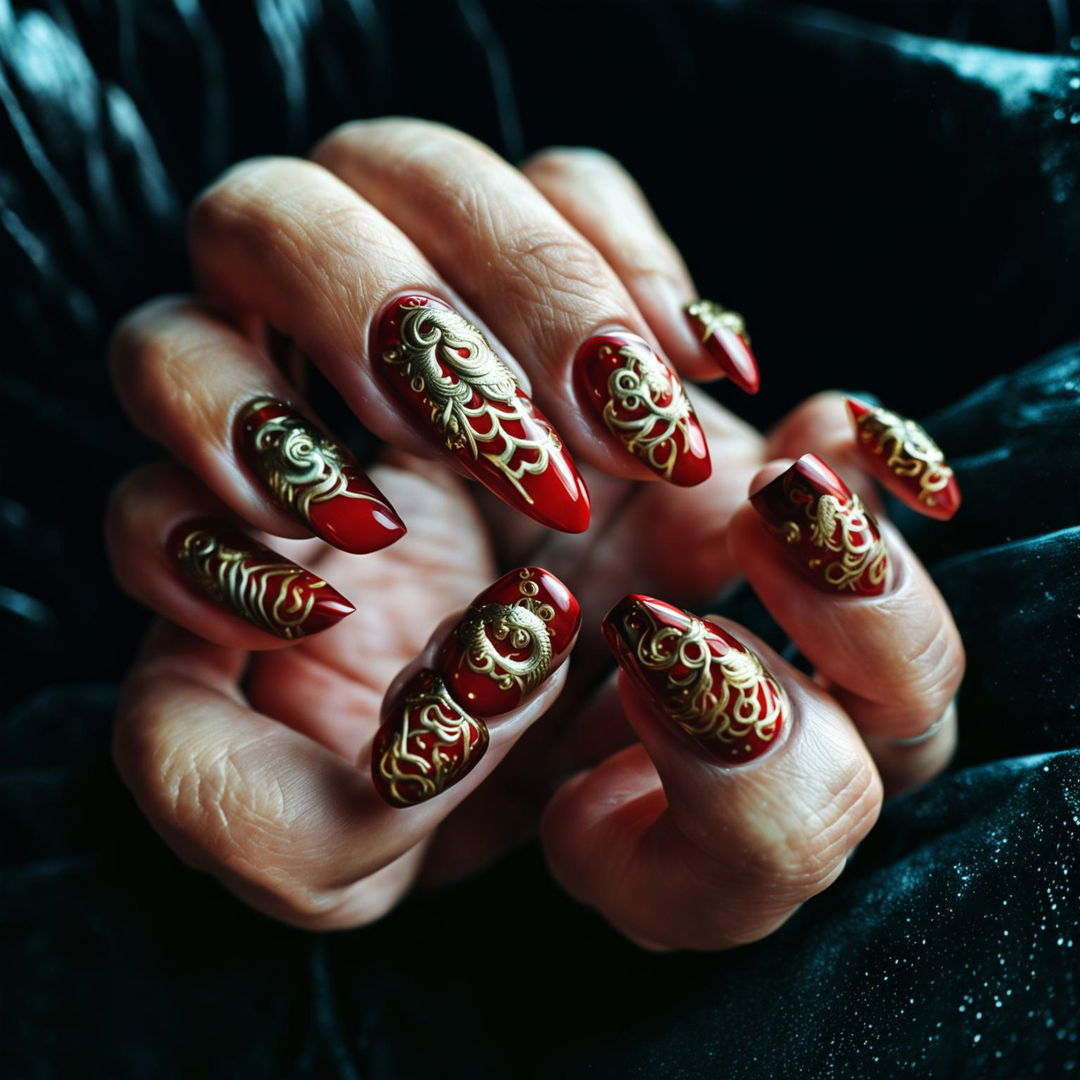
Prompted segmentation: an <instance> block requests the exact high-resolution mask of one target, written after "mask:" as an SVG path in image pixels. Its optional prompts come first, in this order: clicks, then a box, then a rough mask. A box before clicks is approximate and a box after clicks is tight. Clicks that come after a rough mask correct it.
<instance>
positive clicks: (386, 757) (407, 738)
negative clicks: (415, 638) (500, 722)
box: [376, 675, 488, 806]
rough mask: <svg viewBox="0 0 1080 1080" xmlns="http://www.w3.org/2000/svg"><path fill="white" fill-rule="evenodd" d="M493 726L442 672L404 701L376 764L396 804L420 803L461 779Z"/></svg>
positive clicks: (479, 755) (482, 747) (410, 804)
mask: <svg viewBox="0 0 1080 1080" xmlns="http://www.w3.org/2000/svg"><path fill="white" fill-rule="evenodd" d="M487 745H488V729H487V725H486V724H485V723H484V722H483V720H479V719H477V718H476V717H473V716H469V714H468V713H466V712H465V711H464V710H462V708H461V707H460V706H459V705H458V704H457V702H455V701H454V699H453V698H452V697H451V696H450V693H449V691H448V690H447V689H446V685H445V684H444V683H443V681H442V680H441V679H440V678H439V677H438V676H436V675H431V676H429V681H428V683H427V685H423V686H419V687H418V688H417V689H416V691H415V692H414V693H412V694H410V695H409V696H408V697H407V698H406V699H405V701H404V703H403V705H402V709H401V720H400V724H399V726H398V728H397V730H396V731H394V733H393V735H392V737H391V738H390V739H389V741H388V742H387V744H386V746H385V747H384V748H383V749H382V751H381V752H380V753H379V754H378V757H377V760H376V769H377V771H378V775H379V776H380V777H381V778H382V780H383V781H384V784H385V787H386V790H387V792H388V794H389V796H390V799H391V801H392V802H393V803H394V805H396V806H414V805H415V804H416V803H421V802H424V801H426V800H427V799H430V798H432V797H433V796H435V795H438V794H440V793H441V792H443V791H445V790H446V789H447V788H448V787H450V786H451V785H452V784H454V783H456V782H457V781H458V780H459V779H460V778H461V777H462V776H463V775H464V774H465V773H466V772H468V770H469V769H471V768H472V767H473V765H475V764H476V762H477V761H478V760H479V759H480V757H481V756H482V755H483V753H484V751H485V750H486V749H487Z"/></svg>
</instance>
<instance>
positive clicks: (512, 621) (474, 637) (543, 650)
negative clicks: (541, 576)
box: [458, 570, 555, 697]
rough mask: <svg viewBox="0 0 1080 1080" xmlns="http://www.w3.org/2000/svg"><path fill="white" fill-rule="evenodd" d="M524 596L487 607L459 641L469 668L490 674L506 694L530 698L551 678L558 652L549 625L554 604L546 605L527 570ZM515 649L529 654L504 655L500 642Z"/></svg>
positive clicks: (471, 618) (469, 619) (476, 611)
mask: <svg viewBox="0 0 1080 1080" xmlns="http://www.w3.org/2000/svg"><path fill="white" fill-rule="evenodd" d="M520 577H521V580H520V582H519V584H518V592H520V593H521V599H519V600H516V601H514V603H512V604H482V605H481V606H479V607H476V608H473V609H472V610H471V611H469V613H468V614H467V615H466V616H465V618H464V619H463V620H462V622H461V627H460V629H459V630H458V636H459V638H460V640H461V643H462V645H463V647H464V649H465V663H466V664H468V666H469V669H470V670H471V671H475V672H476V674H477V675H487V676H488V677H489V678H491V679H493V680H494V681H495V682H496V684H497V685H498V687H499V689H500V690H510V689H511V688H513V687H516V688H517V690H518V693H519V694H520V695H521V696H522V697H524V696H525V695H526V694H528V693H530V692H531V691H532V690H533V689H534V688H535V687H536V686H538V685H539V684H540V683H541V682H543V681H544V679H545V678H547V675H548V673H549V672H550V671H551V661H552V658H553V651H552V647H551V630H550V628H549V627H548V625H547V624H548V623H549V622H550V621H551V620H552V619H554V618H555V609H554V608H553V607H552V606H551V605H550V604H543V603H540V602H539V601H538V600H537V599H536V596H537V595H538V593H539V591H540V587H539V585H538V584H537V583H536V581H534V580H533V578H532V572H531V571H530V570H522V571H521V575H520ZM496 641H500V642H505V644H506V645H507V646H508V647H509V648H511V649H513V650H515V651H520V650H522V649H528V650H529V652H528V654H527V655H526V656H524V657H523V658H522V659H520V660H515V659H514V658H513V657H510V656H504V655H503V654H502V653H501V652H499V650H498V649H497V648H496V647H495V642H496Z"/></svg>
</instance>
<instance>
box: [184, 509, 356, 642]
mask: <svg viewBox="0 0 1080 1080" xmlns="http://www.w3.org/2000/svg"><path fill="white" fill-rule="evenodd" d="M167 547H168V549H169V551H170V552H171V553H172V554H173V556H174V558H175V559H176V560H177V562H178V563H179V565H180V570H181V572H182V573H183V574H184V576H185V577H186V578H187V580H188V581H189V582H190V583H191V584H192V585H193V586H194V587H195V588H196V589H197V590H198V591H199V592H200V593H202V594H203V596H206V597H207V598H209V599H210V600H212V601H214V603H216V604H218V605H219V606H220V607H222V608H224V609H225V610H226V611H229V612H231V613H232V614H233V615H238V616H239V617H240V618H241V619H245V620H247V621H248V622H249V623H251V624H252V625H253V626H257V627H258V628H259V629H260V630H265V631H266V632H267V633H270V634H273V635H274V636H275V637H280V638H298V637H305V636H307V635H308V634H317V633H318V632H319V631H320V630H326V629H327V628H328V627H331V626H333V625H334V624H335V623H338V622H340V621H341V620H342V619H343V618H345V616H346V615H351V614H352V613H353V612H354V611H355V610H356V608H354V607H353V605H352V604H350V603H349V601H348V600H346V599H345V597H344V596H342V595H341V593H339V592H338V591H337V590H336V589H334V588H333V587H332V586H331V585H329V584H327V582H325V581H323V579H322V578H321V577H318V576H317V575H315V574H313V573H311V572H310V571H309V570H305V569H304V568H303V567H302V566H297V565H296V563H294V562H290V561H289V560H288V559H286V558H285V557H284V556H282V555H278V554H277V552H274V551H271V550H270V549H269V548H266V547H263V546H262V544H256V543H255V542H254V541H253V540H251V539H250V538H249V537H247V536H245V535H244V534H243V533H242V532H240V531H238V530H237V529H234V528H232V526H230V525H228V524H227V523H225V522H218V521H214V520H213V519H211V518H199V519H196V520H194V521H186V522H184V523H183V524H182V525H179V526H178V527H177V528H176V529H174V530H173V532H172V533H171V535H170V537H169V540H168V542H167Z"/></svg>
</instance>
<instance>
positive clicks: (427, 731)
mask: <svg viewBox="0 0 1080 1080" xmlns="http://www.w3.org/2000/svg"><path fill="white" fill-rule="evenodd" d="M580 627H581V609H580V607H579V606H578V602H577V600H576V599H575V598H574V595H573V593H571V592H570V590H569V589H568V588H567V587H566V586H565V585H564V584H563V583H562V582H561V581H560V580H559V579H558V578H557V577H555V575H554V574H551V573H549V572H548V571H547V570H544V569H542V568H541V567H538V566H526V567H522V568H521V569H518V570H512V571H511V572H510V573H508V574H505V575H503V577H501V578H499V580H498V581H496V582H495V583H494V584H493V585H490V586H488V588H486V589H485V590H484V591H483V592H482V593H480V595H479V596H477V597H476V599H475V600H474V601H473V602H472V604H470V605H469V607H468V609H467V610H466V612H465V614H464V615H463V616H462V617H461V619H460V620H459V621H458V623H457V625H456V626H455V627H454V628H453V630H451V632H450V633H449V634H448V635H447V637H446V640H445V641H444V642H443V644H442V646H441V647H440V649H439V651H438V653H437V655H436V657H435V660H434V663H433V664H432V667H431V668H428V669H425V670H423V671H421V672H420V673H419V674H418V675H416V676H414V677H413V678H412V679H410V680H409V681H408V682H407V683H406V684H405V686H404V687H402V689H401V690H400V691H398V693H396V694H395V695H394V697H393V699H392V700H391V701H390V703H389V705H388V706H387V708H386V709H385V710H384V712H383V716H382V722H381V724H380V726H379V731H378V733H377V734H376V736H375V742H374V744H373V749H372V758H371V774H372V779H373V781H374V783H375V789H376V791H378V792H379V794H380V795H381V796H382V797H383V799H385V800H386V801H387V802H388V803H389V804H390V805H391V806H396V807H406V806H415V805H416V804H417V803H421V802H426V801H427V800H428V799H432V798H434V797H435V796H436V795H441V794H442V792H444V791H446V789H447V788H450V787H453V785H454V784H456V783H458V781H460V780H461V779H462V778H463V777H465V775H466V774H467V773H468V772H469V771H470V770H471V769H473V768H474V767H475V766H476V764H477V762H479V760H480V758H481V757H483V754H484V751H485V750H486V749H487V746H488V729H487V726H486V724H485V723H484V719H485V718H487V717H492V716H500V715H501V714H503V713H506V712H509V711H510V710H511V709H515V708H517V707H518V706H519V705H521V704H522V703H523V702H524V701H525V700H526V699H527V698H529V697H531V696H532V695H533V694H534V693H536V691H537V690H539V688H540V687H541V685H542V684H543V683H544V682H545V681H546V680H547V679H548V678H550V677H551V676H552V675H553V674H554V673H555V672H556V671H557V670H558V668H559V667H560V666H561V665H562V663H563V662H564V661H565V660H566V657H567V656H568V655H569V653H570V649H571V648H572V647H573V644H574V641H575V639H576V638H577V634H578V630H579V629H580Z"/></svg>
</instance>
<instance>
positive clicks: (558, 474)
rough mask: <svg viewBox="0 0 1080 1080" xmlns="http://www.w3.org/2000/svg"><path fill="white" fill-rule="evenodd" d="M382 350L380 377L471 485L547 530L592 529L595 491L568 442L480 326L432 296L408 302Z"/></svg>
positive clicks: (387, 320)
mask: <svg viewBox="0 0 1080 1080" xmlns="http://www.w3.org/2000/svg"><path fill="white" fill-rule="evenodd" d="M375 346H376V347H375V351H376V355H377V356H378V357H379V360H378V361H377V366H378V370H379V371H380V372H381V374H382V375H383V377H384V378H385V379H386V380H387V381H388V382H389V384H390V385H391V386H392V387H393V388H394V391H395V393H396V394H397V395H398V397H399V398H400V399H401V401H402V402H403V403H404V405H405V406H406V407H407V408H408V409H409V410H410V411H411V412H412V413H413V414H414V415H415V416H416V417H417V418H418V419H419V420H420V421H421V422H423V423H424V424H428V425H430V426H431V427H432V428H433V429H434V434H435V436H436V437H437V439H438V441H439V442H440V443H442V445H444V446H445V447H446V448H447V449H448V450H450V451H451V453H453V454H454V455H455V456H456V457H457V459H458V461H460V462H461V464H462V465H463V466H464V468H465V469H467V470H468V472H469V473H470V474H471V475H472V476H474V477H476V479H477V480H479V481H480V482H481V483H483V484H485V485H486V486H487V487H488V488H489V489H490V490H491V491H492V492H494V493H495V494H496V495H498V496H499V498H501V499H502V500H503V501H505V502H506V503H508V504H509V505H510V506H513V507H515V508H516V509H518V510H521V511H522V512H523V513H525V514H528V515H529V516H530V517H532V518H534V519H535V520H537V521H539V522H540V523H541V524H543V525H548V526H550V527H552V528H555V529H562V530H563V531H564V532H584V530H585V529H586V528H588V525H589V495H588V491H587V490H586V488H585V483H584V481H583V480H582V479H581V477H580V476H579V475H578V471H577V469H576V467H575V466H574V462H573V460H572V459H571V457H570V455H569V454H568V453H567V451H566V450H565V449H564V447H563V443H562V440H561V439H560V438H559V436H558V435H557V434H556V433H555V430H554V428H552V426H551V424H550V423H549V422H548V421H547V420H546V419H545V418H544V416H543V415H542V414H541V413H540V411H539V410H538V409H537V408H536V406H535V405H533V403H532V401H531V400H530V399H529V398H528V397H527V396H526V395H525V393H524V391H522V390H521V388H520V387H519V386H518V382H517V379H516V378H515V377H514V374H513V372H512V371H511V370H510V369H509V368H508V367H507V366H506V364H505V363H504V362H503V361H502V360H501V359H500V358H499V356H498V355H497V354H496V353H495V351H494V350H493V349H492V348H491V346H490V345H489V344H488V342H487V340H486V339H485V337H484V336H483V334H481V333H480V331H479V330H478V329H477V328H476V327H475V326H473V325H472V324H471V323H469V322H467V321H466V320H465V319H464V318H462V316H461V315H459V314H458V313H457V312H456V311H454V310H452V309H451V308H449V307H447V305H446V304H444V303H442V301H440V300H436V299H434V298H433V297H430V296H415V295H414V296H401V297H398V299H396V300H394V301H393V302H392V303H391V304H390V305H389V306H388V307H387V308H386V310H385V311H384V312H383V314H382V316H381V318H380V319H379V321H378V324H377V327H376V330H375Z"/></svg>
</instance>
